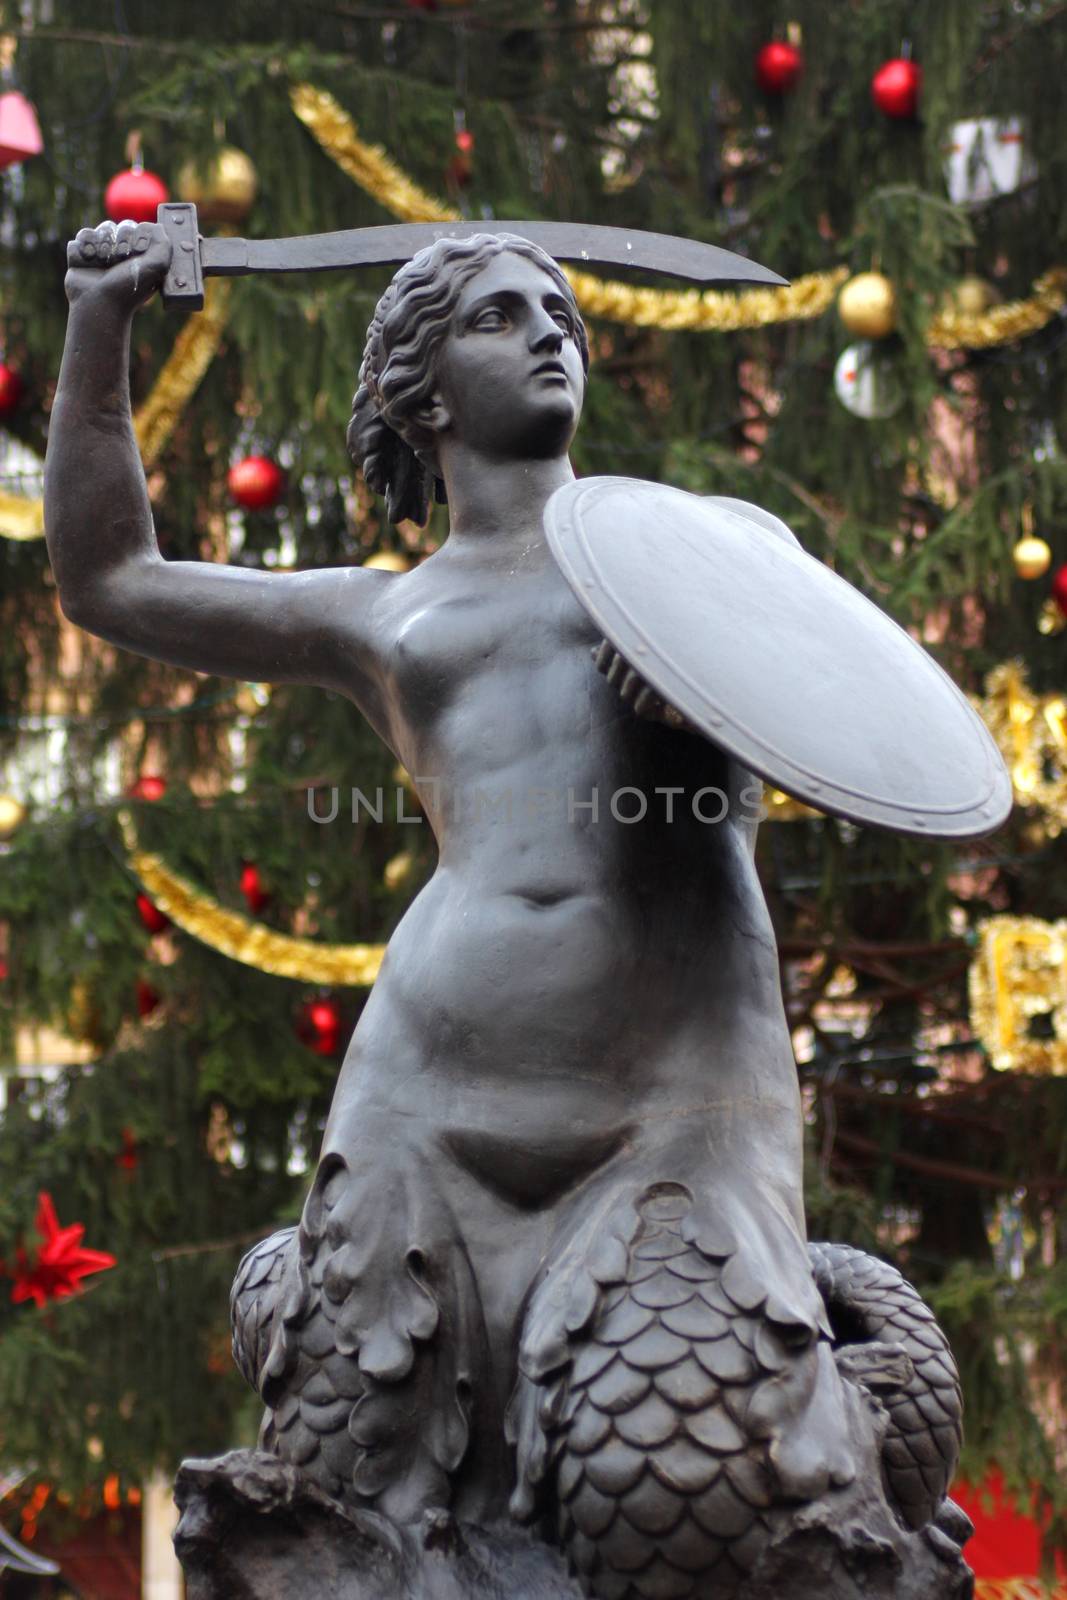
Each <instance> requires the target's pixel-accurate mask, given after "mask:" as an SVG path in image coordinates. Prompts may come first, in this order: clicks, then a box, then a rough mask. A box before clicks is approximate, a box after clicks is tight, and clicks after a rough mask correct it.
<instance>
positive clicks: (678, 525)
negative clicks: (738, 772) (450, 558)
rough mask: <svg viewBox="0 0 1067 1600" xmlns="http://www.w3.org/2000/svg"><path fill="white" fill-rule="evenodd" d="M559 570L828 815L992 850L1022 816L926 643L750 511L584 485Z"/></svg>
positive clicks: (680, 701) (694, 708) (631, 484)
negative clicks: (989, 842) (988, 839)
mask: <svg viewBox="0 0 1067 1600" xmlns="http://www.w3.org/2000/svg"><path fill="white" fill-rule="evenodd" d="M545 531H546V533H547V536H548V542H549V545H550V547H551V549H552V553H553V555H554V556H555V558H556V561H557V562H558V563H559V566H560V568H561V569H562V572H563V575H564V577H565V578H566V580H567V582H568V583H569V585H570V587H571V588H572V589H573V590H574V593H575V595H576V596H577V598H578V600H579V602H580V604H581V605H582V607H583V608H584V609H585V611H587V612H588V614H589V615H590V616H591V617H592V619H593V621H594V622H595V623H596V625H597V627H598V628H600V629H601V630H602V632H603V634H604V636H605V638H607V639H609V640H610V641H611V643H612V644H613V645H614V647H615V649H616V650H617V651H618V652H619V654H620V655H621V656H622V657H623V658H624V659H625V660H626V661H627V662H629V663H630V665H631V666H632V667H634V668H635V669H636V671H637V672H638V673H639V674H640V676H641V677H642V678H643V679H644V680H645V681H646V682H647V683H648V684H650V685H651V686H652V688H653V689H654V690H655V691H656V693H657V694H659V695H661V696H662V697H663V699H664V700H666V701H667V702H668V703H669V704H670V705H673V706H675V707H676V708H677V709H678V710H679V711H681V712H682V713H683V715H684V716H685V717H686V718H687V719H688V721H689V722H690V723H692V724H693V726H694V727H696V728H698V729H699V730H700V731H701V732H702V733H704V734H705V735H706V736H707V737H708V738H709V739H711V740H713V741H714V743H716V744H718V745H721V746H722V748H723V749H724V750H726V751H728V752H729V754H730V755H732V756H734V757H736V758H737V760H738V761H740V762H741V763H743V765H744V766H746V767H749V768H750V769H751V770H752V771H754V772H757V773H759V774H760V775H761V776H762V777H764V778H766V779H768V780H769V781H770V782H771V783H773V784H775V785H776V786H777V787H778V788H781V789H785V790H786V791H787V792H788V793H789V794H791V795H795V796H796V797H797V798H798V799H800V800H804V801H806V802H807V803H808V804H809V805H812V806H815V807H817V808H818V810H820V811H828V812H832V813H835V814H837V815H839V816H843V817H848V818H851V819H852V820H853V821H855V822H864V823H874V824H875V825H877V826H880V827H885V828H894V829H896V830H897V831H899V832H901V833H914V834H919V835H923V834H925V835H928V836H937V837H942V838H954V839H967V838H977V837H980V836H981V835H983V834H986V833H990V832H992V831H993V829H994V828H997V827H999V826H1000V824H1001V823H1002V822H1003V821H1004V819H1005V818H1006V817H1007V815H1008V812H1009V811H1010V810H1011V803H1012V792H1011V780H1010V778H1009V777H1008V773H1007V771H1006V769H1005V766H1004V763H1003V761H1002V760H1001V758H1000V754H999V752H998V750H997V747H996V745H995V744H994V743H993V740H992V738H991V737H990V735H989V733H988V731H987V729H986V727H985V725H984V724H983V723H982V721H981V719H980V718H979V717H978V716H977V715H976V713H975V712H974V711H973V710H972V709H971V707H970V705H969V704H968V703H967V701H966V700H965V698H964V697H963V695H962V694H961V693H960V691H959V690H958V689H957V688H956V686H955V684H954V683H953V682H952V680H951V678H949V677H948V675H947V674H946V673H945V672H943V671H942V669H941V668H940V667H939V666H938V665H937V663H936V662H935V661H934V660H933V659H932V658H931V657H930V656H928V655H927V653H926V651H925V650H923V649H922V647H921V646H920V645H918V644H916V642H915V640H914V639H912V638H911V637H910V635H908V634H907V633H905V632H904V630H903V628H900V627H898V626H897V624H896V623H895V622H893V621H892V620H891V619H890V618H889V617H887V616H886V615H885V614H884V613H883V612H881V611H879V609H878V607H877V606H875V605H872V603H871V602H870V601H869V600H867V599H866V598H865V597H864V596H863V595H861V594H860V593H859V591H858V590H857V589H854V588H853V587H852V586H851V584H848V583H846V582H845V581H844V579H843V578H839V577H838V576H837V574H836V573H834V572H831V571H830V569H829V568H828V567H825V566H823V564H822V563H821V562H819V561H816V560H815V559H814V558H813V557H812V556H809V555H806V554H805V552H804V551H803V550H802V549H801V548H800V546H799V545H798V544H796V543H795V542H794V541H793V540H792V539H791V537H788V530H787V529H786V528H785V525H784V524H782V523H779V522H778V520H777V518H773V517H770V516H769V515H768V513H766V512H764V511H761V510H760V509H759V508H758V507H756V506H746V505H745V503H744V502H743V501H737V500H724V499H701V498H700V497H699V496H697V495H692V494H686V493H685V492H684V491H683V490H681V489H667V488H664V487H662V486H661V485H659V484H654V483H644V482H641V481H639V480H637V479H633V478H582V479H579V480H578V481H577V482H574V483H569V484H566V485H564V487H563V488H562V489H558V490H557V491H556V493H555V494H554V495H553V496H552V498H551V500H550V501H549V503H548V506H547V507H546V510H545Z"/></svg>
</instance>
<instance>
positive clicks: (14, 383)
mask: <svg viewBox="0 0 1067 1600" xmlns="http://www.w3.org/2000/svg"><path fill="white" fill-rule="evenodd" d="M21 399H22V379H21V378H20V377H19V375H18V373H17V372H16V371H15V369H14V367H9V366H8V364H7V362H6V361H0V417H9V416H10V415H11V413H12V411H14V409H15V407H16V406H17V405H18V403H19V401H20V400H21Z"/></svg>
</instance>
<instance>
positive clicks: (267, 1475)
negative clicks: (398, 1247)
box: [174, 1450, 974, 1600]
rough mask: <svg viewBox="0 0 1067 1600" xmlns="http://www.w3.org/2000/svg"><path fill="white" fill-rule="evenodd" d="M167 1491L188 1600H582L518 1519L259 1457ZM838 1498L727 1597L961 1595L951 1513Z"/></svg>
mask: <svg viewBox="0 0 1067 1600" xmlns="http://www.w3.org/2000/svg"><path fill="white" fill-rule="evenodd" d="M175 1498H176V1500H177V1503H178V1506H179V1509H180V1511H181V1520H180V1521H179V1523H178V1527H177V1530H176V1532H175V1535H174V1542H175V1546H176V1548H177V1552H178V1557H179V1559H180V1561H181V1563H182V1566H183V1567H184V1569H185V1579H186V1595H187V1600H324V1597H327V1596H328V1597H329V1600H582V1591H581V1589H580V1588H579V1587H578V1585H577V1583H576V1582H575V1581H574V1579H573V1578H571V1577H569V1576H568V1574H567V1572H566V1570H565V1567H564V1565H563V1562H562V1560H561V1558H560V1557H559V1555H558V1554H557V1553H556V1552H555V1551H554V1550H552V1549H551V1548H549V1546H547V1545H545V1544H542V1543H539V1542H538V1541H537V1540H536V1539H534V1538H532V1537H531V1536H530V1535H529V1534H526V1533H524V1532H523V1531H522V1530H520V1529H518V1528H516V1527H513V1526H510V1525H509V1526H499V1527H492V1528H478V1527H473V1526H469V1525H463V1526H460V1525H458V1524H457V1523H456V1522H454V1521H453V1519H452V1518H451V1517H450V1516H449V1515H448V1514H447V1513H446V1512H440V1513H437V1514H436V1515H428V1516H427V1517H426V1518H425V1519H424V1521H423V1523H422V1525H421V1526H420V1527H417V1528H400V1527H397V1526H396V1524H395V1523H392V1522H390V1521H389V1520H388V1519H387V1518H385V1517H381V1516H378V1515H377V1514H376V1513H374V1512H371V1511H366V1512H348V1511H346V1510H345V1509H344V1508H343V1507H342V1506H340V1505H339V1504H338V1503H337V1502H336V1501H334V1500H331V1499H329V1498H328V1497H327V1496H326V1495H324V1494H323V1493H322V1491H321V1490H320V1489H318V1488H317V1487H316V1486H315V1484H313V1483H311V1482H310V1481H309V1480H308V1479H306V1478H304V1477H303V1476H302V1475H301V1474H300V1473H299V1472H297V1471H296V1470H295V1469H294V1468H292V1467H287V1466H285V1465H284V1464H283V1463H282V1462H280V1461H279V1460H278V1459H277V1458H276V1457H275V1456H271V1455H266V1454H264V1453H263V1452H261V1451H256V1450H235V1451H232V1452H231V1453H230V1454H229V1455H226V1456H221V1457H219V1458H218V1459H217V1460H214V1461H187V1462H185V1463H184V1465H183V1466H182V1468H181V1470H180V1472H179V1474H178V1479H177V1484H176V1488H175ZM846 1498H847V1500H848V1501H849V1502H850V1503H849V1504H848V1505H847V1506H842V1504H841V1502H840V1500H838V1501H837V1503H836V1504H835V1505H834V1507H833V1508H832V1514H831V1508H830V1507H829V1506H828V1505H827V1504H826V1503H821V1504H815V1505H813V1506H811V1507H809V1508H807V1509H806V1510H803V1511H795V1512H794V1513H793V1515H792V1516H791V1517H790V1518H789V1522H788V1526H787V1528H783V1532H782V1536H781V1537H780V1538H777V1539H775V1540H774V1541H773V1542H772V1544H771V1546H770V1548H769V1549H768V1550H767V1551H766V1552H765V1554H764V1556H763V1558H762V1559H761V1560H760V1562H759V1565H758V1567H757V1569H756V1570H755V1571H754V1572H753V1573H752V1574H751V1576H750V1577H749V1579H748V1580H747V1581H746V1582H745V1584H744V1585H743V1588H742V1589H741V1590H740V1591H738V1592H737V1594H736V1596H735V1597H734V1600H971V1597H972V1595H973V1593H974V1579H973V1577H972V1575H971V1572H970V1570H969V1568H968V1567H967V1565H966V1563H965V1562H964V1561H963V1558H962V1555H961V1553H960V1545H959V1543H958V1542H957V1540H959V1539H962V1538H965V1537H966V1533H967V1526H966V1519H965V1518H963V1517H962V1514H960V1513H955V1508H952V1507H951V1506H949V1505H948V1503H946V1505H947V1514H946V1516H945V1517H943V1518H942V1519H939V1520H940V1521H941V1524H942V1525H941V1526H939V1527H930V1528H926V1529H924V1530H923V1532H922V1533H920V1534H910V1533H906V1532H904V1531H903V1530H902V1529H900V1528H898V1527H896V1526H895V1525H894V1526H890V1525H888V1524H887V1522H886V1520H885V1517H884V1511H881V1514H879V1513H880V1507H879V1504H878V1501H879V1499H880V1496H877V1495H871V1497H870V1500H871V1503H870V1504H869V1505H867V1504H865V1503H864V1500H865V1497H864V1496H863V1495H862V1493H860V1494H850V1495H848V1496H847V1497H846ZM881 1506H882V1507H884V1501H883V1502H881ZM707 1600H714V1597H712V1596H710V1595H709V1596H708V1597H707Z"/></svg>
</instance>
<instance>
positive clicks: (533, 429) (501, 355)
mask: <svg viewBox="0 0 1067 1600" xmlns="http://www.w3.org/2000/svg"><path fill="white" fill-rule="evenodd" d="M435 376H436V380H437V395H438V399H439V401H440V406H441V408H442V418H443V428H444V430H445V431H448V432H451V433H452V434H453V435H454V436H455V437H457V438H459V439H461V440H462V441H463V442H464V443H469V444H471V445H473V446H475V447H476V448H477V449H479V450H481V451H483V452H484V453H486V454H489V455H497V456H501V457H508V456H515V457H520V458H521V457H539V458H543V457H546V456H553V455H565V454H566V452H567V449H568V447H569V445H570V442H571V440H572V438H573V437H574V432H575V429H576V428H577V426H578V418H579V417H580V415H581V410H582V399H583V397H584V394H585V373H584V371H583V368H582V357H581V351H580V350H579V348H578V343H577V340H576V338H575V324H574V312H573V310H572V308H571V306H570V305H569V303H568V301H567V300H566V299H565V297H564V296H563V295H562V294H561V293H560V291H559V289H558V287H557V286H556V284H555V283H553V281H552V279H551V278H550V277H549V276H548V274H547V273H546V272H543V271H542V270H541V268H540V267H539V266H537V265H536V263H535V262H533V261H528V260H527V259H526V258H525V257H524V256H518V255H512V254H511V253H510V252H504V253H503V254H501V255H498V256H494V257H493V259H492V261H490V263H489V265H488V266H487V267H485V268H483V270H482V271H481V272H479V273H478V274H477V275H476V276H475V277H473V278H471V279H470V280H469V281H468V282H467V283H466V284H465V285H464V287H463V289H462V291H461V293H460V296H459V299H458V301H457V302H456V306H455V309H454V311H453V313H452V322H451V326H450V327H449V330H448V332H447V334H446V335H445V338H444V342H443V343H442V345H441V347H440V349H439V351H438V354H437V362H436V370H435Z"/></svg>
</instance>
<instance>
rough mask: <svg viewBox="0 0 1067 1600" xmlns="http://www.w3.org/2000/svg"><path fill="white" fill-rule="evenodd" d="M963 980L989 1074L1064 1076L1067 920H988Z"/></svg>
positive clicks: (1066, 1052) (1066, 1058)
mask: <svg viewBox="0 0 1067 1600" xmlns="http://www.w3.org/2000/svg"><path fill="white" fill-rule="evenodd" d="M969 978H970V994H971V1025H972V1027H973V1029H974V1032H975V1034H976V1036H977V1037H978V1038H979V1039H980V1040H981V1041H982V1043H983V1044H984V1045H985V1048H986V1050H987V1052H988V1054H989V1059H990V1061H992V1063H993V1065H994V1067H996V1069H997V1071H998V1072H1032V1073H1035V1074H1040V1075H1042V1076H1045V1077H1049V1076H1051V1077H1057V1078H1062V1077H1065V1076H1067V921H1063V922H1042V921H1041V920H1040V919H1039V918H1038V917H990V918H989V920H988V921H986V922H983V923H980V924H979V926H978V950H977V953H976V955H975V958H974V960H973V961H972V962H971V969H970V975H969ZM1039 1018H1040V1019H1041V1021H1040V1024H1037V1019H1039ZM1035 1024H1037V1026H1035ZM1038 1028H1040V1029H1041V1030H1043V1031H1038Z"/></svg>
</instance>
